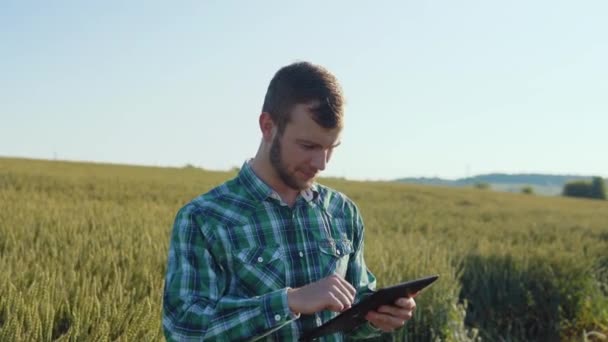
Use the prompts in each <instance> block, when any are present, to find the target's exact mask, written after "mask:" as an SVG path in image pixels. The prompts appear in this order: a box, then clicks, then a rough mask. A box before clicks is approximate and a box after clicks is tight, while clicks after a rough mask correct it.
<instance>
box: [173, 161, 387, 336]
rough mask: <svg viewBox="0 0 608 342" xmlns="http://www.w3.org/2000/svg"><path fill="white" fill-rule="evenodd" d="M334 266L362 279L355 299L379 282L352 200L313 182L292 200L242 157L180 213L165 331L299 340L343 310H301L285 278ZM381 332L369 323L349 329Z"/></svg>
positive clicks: (292, 283)
mask: <svg viewBox="0 0 608 342" xmlns="http://www.w3.org/2000/svg"><path fill="white" fill-rule="evenodd" d="M334 273H337V274H340V275H342V276H343V277H344V278H345V279H346V280H347V281H348V282H349V283H351V284H352V285H353V286H354V287H355V288H356V289H357V300H358V299H359V298H361V297H362V296H365V295H368V294H369V293H371V292H372V291H373V289H374V288H375V285H376V279H375V278H374V276H373V275H372V274H371V273H370V272H369V271H368V269H367V267H366V266H365V261H364V260H363V222H362V219H361V216H360V215H359V212H358V210H357V207H356V206H355V204H354V203H353V202H352V201H350V200H349V199H348V198H347V197H346V196H344V195H343V194H341V193H339V192H337V191H334V190H332V189H329V188H327V187H324V186H322V185H319V184H314V185H313V186H312V187H311V188H310V189H308V190H305V191H302V192H301V194H300V195H299V196H298V198H297V200H296V203H295V204H294V205H293V206H292V207H289V206H287V205H285V203H284V202H283V201H281V199H280V197H278V195H277V194H276V193H275V192H274V191H273V190H272V189H271V188H270V187H269V186H268V185H267V184H266V183H264V182H263V181H262V180H261V179H260V178H258V177H257V176H256V175H255V173H254V172H253V170H252V168H251V166H249V163H248V162H245V164H244V165H243V167H242V169H241V171H240V172H239V174H238V176H237V177H236V178H234V179H232V180H230V181H228V182H226V183H224V184H222V185H220V186H218V187H217V188H214V189H213V190H211V191H209V192H208V193H206V194H203V195H201V196H199V197H198V198H196V199H194V200H192V201H191V202H190V203H188V204H187V205H185V206H184V207H183V208H181V209H180V210H179V212H178V213H177V216H176V218H175V224H174V227H173V233H172V236H171V243H170V248H169V257H168V265H167V274H166V279H165V289H164V300H163V328H164V333H165V337H166V338H167V340H171V341H172V340H177V341H200V340H205V341H208V340H213V341H216V340H217V341H246V340H255V339H265V340H266V341H296V340H297V339H298V337H299V336H300V334H301V333H303V332H304V331H308V330H310V329H313V328H315V327H317V326H319V325H321V324H322V323H324V322H326V321H328V320H330V319H331V318H333V317H335V316H336V315H337V313H335V312H331V311H321V312H318V313H316V314H314V315H301V316H296V315H294V314H293V313H292V312H291V311H290V309H289V307H288V305H287V288H288V287H291V288H297V287H301V286H304V285H307V284H310V283H312V282H315V281H317V280H320V279H322V278H324V277H327V276H329V275H331V274H334ZM378 333H379V331H378V330H376V329H374V328H373V327H372V326H371V325H369V323H366V324H364V325H363V326H361V327H359V328H357V329H355V331H353V332H350V333H349V337H351V338H365V337H370V336H372V335H376V334H378ZM343 338H344V336H342V335H341V334H333V335H328V336H325V337H323V338H321V339H320V340H321V341H342V340H343Z"/></svg>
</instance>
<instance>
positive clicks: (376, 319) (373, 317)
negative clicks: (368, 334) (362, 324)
mask: <svg viewBox="0 0 608 342" xmlns="http://www.w3.org/2000/svg"><path fill="white" fill-rule="evenodd" d="M365 319H367V320H368V321H369V322H370V323H372V324H373V325H374V326H376V327H377V328H378V329H380V330H382V331H386V332H388V331H393V330H395V329H397V328H399V327H402V326H403V325H404V324H405V320H403V319H398V318H396V317H393V316H391V315H387V314H383V313H379V312H377V311H370V312H368V313H367V315H366V316H365Z"/></svg>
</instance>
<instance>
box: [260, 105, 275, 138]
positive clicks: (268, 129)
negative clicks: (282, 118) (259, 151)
mask: <svg viewBox="0 0 608 342" xmlns="http://www.w3.org/2000/svg"><path fill="white" fill-rule="evenodd" d="M259 123H260V130H261V131H262V139H263V140H264V141H265V142H268V143H270V142H271V141H272V138H273V135H274V132H275V130H276V125H275V124H274V121H272V118H271V117H270V114H268V113H267V112H262V114H260V119H259Z"/></svg>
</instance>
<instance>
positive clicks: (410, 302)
mask: <svg viewBox="0 0 608 342" xmlns="http://www.w3.org/2000/svg"><path fill="white" fill-rule="evenodd" d="M395 306H399V307H401V308H403V309H407V310H414V309H415V308H416V301H415V300H414V298H408V297H403V298H399V299H397V300H396V301H395Z"/></svg>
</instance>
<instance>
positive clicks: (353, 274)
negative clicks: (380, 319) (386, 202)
mask: <svg viewBox="0 0 608 342" xmlns="http://www.w3.org/2000/svg"><path fill="white" fill-rule="evenodd" d="M353 206H354V205H353ZM353 221H354V229H355V234H354V241H353V246H354V249H355V251H354V254H353V256H352V258H351V259H350V260H349V265H348V270H347V272H346V280H347V281H348V282H349V283H351V284H352V285H353V286H354V287H355V289H356V290H357V295H356V298H355V302H357V303H358V302H359V301H360V300H361V299H362V298H364V297H367V296H369V295H371V294H372V293H373V292H374V290H375V289H376V277H375V276H374V275H373V274H372V272H370V270H369V269H368V268H367V266H366V265H365V259H364V257H363V249H364V245H365V243H364V233H365V227H364V224H363V219H362V218H361V215H360V214H359V211H358V210H357V207H356V206H354V215H353ZM381 333H382V331H381V330H380V329H377V328H375V327H374V326H372V325H371V324H370V323H369V322H365V324H363V325H361V326H359V327H357V328H356V329H354V330H353V331H351V332H349V333H348V338H349V339H354V340H357V339H367V338H370V337H374V336H379V335H380V334H381Z"/></svg>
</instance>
